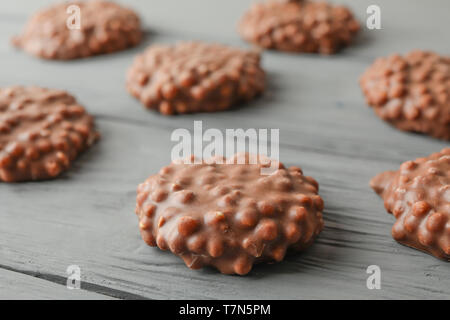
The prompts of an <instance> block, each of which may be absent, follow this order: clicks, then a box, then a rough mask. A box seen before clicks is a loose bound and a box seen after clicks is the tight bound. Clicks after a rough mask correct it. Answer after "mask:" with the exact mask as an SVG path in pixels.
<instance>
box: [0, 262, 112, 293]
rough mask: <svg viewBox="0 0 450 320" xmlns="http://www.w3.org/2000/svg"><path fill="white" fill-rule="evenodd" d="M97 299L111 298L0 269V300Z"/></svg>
mask: <svg viewBox="0 0 450 320" xmlns="http://www.w3.org/2000/svg"><path fill="white" fill-rule="evenodd" d="M34 299H44V300H47V299H49V300H81V299H83V300H86V299H89V300H99V299H102V300H104V299H112V298H111V297H109V296H104V295H101V294H98V293H93V292H89V291H86V290H82V289H68V288H67V287H64V286H62V285H59V284H55V283H53V282H51V281H46V280H42V279H39V278H35V277H32V276H28V275H25V274H22V273H18V272H14V271H10V270H5V269H0V300H34Z"/></svg>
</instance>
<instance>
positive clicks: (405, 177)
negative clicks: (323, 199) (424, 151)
mask: <svg viewBox="0 0 450 320" xmlns="http://www.w3.org/2000/svg"><path fill="white" fill-rule="evenodd" d="M370 185H371V187H372V188H373V189H374V190H375V191H376V192H377V193H378V194H379V195H380V196H381V197H382V198H383V199H384V206H385V207H386V210H387V211H388V212H389V213H392V214H393V215H394V217H395V218H396V219H397V221H396V222H395V223H394V226H393V228H392V236H393V237H394V239H395V240H397V241H398V242H400V243H401V244H404V245H407V246H410V247H413V248H416V249H419V250H422V251H425V252H427V253H430V254H432V255H434V256H436V257H438V258H441V259H444V260H447V261H450V148H446V149H443V150H442V151H441V152H438V153H434V154H432V155H430V156H429V157H427V158H419V159H416V160H414V161H407V162H405V163H403V164H402V165H401V166H400V169H399V170H398V171H387V172H384V173H381V174H379V175H378V176H376V177H375V178H373V179H372V181H371V182H370Z"/></svg>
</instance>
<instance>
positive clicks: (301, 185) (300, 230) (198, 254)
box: [136, 154, 324, 275]
mask: <svg viewBox="0 0 450 320" xmlns="http://www.w3.org/2000/svg"><path fill="white" fill-rule="evenodd" d="M240 156H241V157H242V155H240ZM237 157H239V155H236V156H234V157H232V158H229V159H228V161H227V162H226V163H217V161H214V160H213V161H208V162H201V163H200V164H192V163H189V164H185V163H182V162H181V163H180V162H175V163H171V164H170V165H169V166H167V167H164V168H162V169H161V170H160V172H159V173H158V174H156V175H153V176H151V177H149V178H148V179H147V180H146V181H145V182H144V183H142V184H141V185H139V187H138V191H137V193H138V194H137V206H136V214H137V215H138V217H139V226H140V230H141V235H142V238H143V239H144V241H145V242H146V243H147V244H149V245H150V246H158V247H159V248H160V249H162V250H170V251H172V252H173V253H174V254H176V255H178V256H180V257H181V258H182V259H183V260H184V262H185V263H186V265H187V266H188V267H189V268H192V269H198V268H201V267H203V266H206V265H210V266H214V267H215V268H217V269H218V270H219V271H220V272H222V273H225V274H233V273H236V274H240V275H244V274H247V273H248V272H250V270H251V269H252V266H253V264H254V263H257V262H261V261H281V260H283V258H284V256H285V254H286V251H287V250H288V249H293V250H297V251H299V250H304V249H305V248H306V247H308V246H309V245H310V244H311V243H312V242H313V241H314V239H315V237H316V236H317V235H318V234H319V233H320V232H321V231H322V229H323V218H322V211H323V208H324V203H323V200H322V198H321V197H320V196H319V195H318V187H319V186H318V183H317V182H316V181H315V180H314V179H313V178H311V177H306V176H304V175H303V173H302V170H301V169H300V168H298V167H291V168H289V169H286V168H285V167H284V166H283V165H282V164H281V163H278V162H275V163H274V164H275V165H276V168H278V169H276V170H275V172H274V173H273V174H271V175H261V168H262V167H263V166H267V164H264V165H263V164H261V163H262V162H261V161H260V162H257V161H249V160H250V159H253V160H255V159H256V158H255V156H249V155H248V154H246V155H245V161H242V162H237V161H236V159H237ZM259 159H260V160H261V158H259ZM208 163H210V164H208ZM237 163H242V164H237ZM250 163H257V164H250Z"/></svg>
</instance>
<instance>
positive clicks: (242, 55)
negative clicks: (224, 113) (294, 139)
mask: <svg viewBox="0 0 450 320" xmlns="http://www.w3.org/2000/svg"><path fill="white" fill-rule="evenodd" d="M264 85H265V73H264V71H263V70H262V68H261V66H260V56H259V54H258V53H257V52H254V51H247V50H240V49H236V48H232V47H228V46H223V45H218V44H207V43H201V42H182V43H178V44H176V45H152V46H150V47H149V48H148V49H147V50H146V51H145V52H144V53H143V54H141V55H139V56H138V57H137V58H136V59H135V61H134V63H133V65H132V66H131V68H130V69H129V71H128V74H127V89H128V91H129V92H130V93H131V94H132V95H133V96H135V97H136V98H138V99H139V100H140V101H141V102H142V103H143V104H144V106H145V107H147V108H148V109H155V110H157V111H159V112H161V113H162V114H165V115H172V114H177V113H178V114H179V113H191V112H213V111H220V110H225V109H228V108H230V107H232V106H233V105H235V104H236V103H239V102H241V101H248V100H251V99H253V98H254V97H255V96H257V95H259V94H260V93H262V92H263V90H264Z"/></svg>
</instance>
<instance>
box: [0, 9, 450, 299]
mask: <svg viewBox="0 0 450 320" xmlns="http://www.w3.org/2000/svg"><path fill="white" fill-rule="evenodd" d="M50 2H51V1H27V0H16V1H14V2H11V1H1V2H0V40H1V41H0V66H1V68H0V70H1V72H0V86H9V85H13V84H23V85H31V84H35V85H40V86H48V87H54V88H61V89H67V90H69V91H70V92H71V93H73V94H74V95H76V96H77V98H78V99H79V100H80V101H81V102H82V103H83V104H84V105H85V106H86V108H87V109H89V111H90V112H91V113H93V114H94V115H95V116H96V119H97V124H98V126H99V130H100V131H101V133H102V139H101V141H100V143H98V144H97V145H96V146H94V147H93V148H92V149H91V150H89V151H88V152H87V153H86V154H84V155H83V156H82V157H81V158H80V159H79V160H78V161H76V163H75V164H74V167H73V168H72V169H71V170H70V171H69V172H67V173H66V174H64V175H63V176H62V177H61V178H60V179H57V180H54V181H48V182H39V183H21V184H0V297H1V298H4V297H7V298H53V297H61V298H66V297H67V298H71V293H65V292H62V291H65V290H66V289H65V288H64V287H62V286H61V283H63V282H62V279H64V277H65V270H66V268H67V266H68V265H72V264H77V265H79V266H80V267H81V270H82V280H83V289H84V290H82V291H79V292H78V293H77V296H76V297H80V296H82V297H83V298H86V299H90V298H99V297H100V298H102V297H104V296H107V297H117V298H125V299H127V298H128V299H137V298H150V299H180V298H192V299H206V298H212V299H222V298H231V299H233V298H237V299H279V298H285V299H332V298H342V299H352V298H362V299H381V298H387V299H399V298H413V299H417V298H437V299H448V298H449V297H450V277H449V271H450V265H449V264H448V263H446V262H443V261H440V260H437V259H435V258H433V257H431V256H428V255H425V254H423V253H420V252H418V251H416V250H413V249H410V248H406V247H403V246H401V245H399V244H398V243H396V242H395V241H394V240H393V239H392V237H391V235H390V229H391V226H392V224H393V222H394V218H393V217H392V216H390V215H388V214H387V213H386V212H385V210H384V207H383V202H382V200H380V199H379V198H378V197H377V196H376V195H375V194H374V193H373V192H372V190H370V188H369V187H368V181H369V180H370V178H371V177H372V176H374V175H375V174H377V173H378V172H380V171H383V170H388V169H397V168H398V166H399V165H400V163H401V162H403V161H405V160H409V159H413V158H415V157H419V156H425V155H428V154H429V153H432V152H435V151H439V150H441V149H442V148H443V147H445V146H448V143H446V142H443V141H439V140H434V139H431V138H428V137H425V136H421V135H416V134H408V133H404V132H399V131H397V130H395V129H393V128H391V127H390V126H388V125H387V124H385V123H384V122H382V121H381V120H379V119H378V118H377V117H376V116H375V115H374V114H373V112H372V110H371V109H370V108H368V107H367V106H366V104H365V102H364V98H363V96H362V94H361V91H360V89H359V86H358V78H359V76H360V74H361V73H362V72H363V71H364V69H365V68H366V67H367V66H368V65H369V64H370V63H371V62H372V61H373V59H375V58H376V57H377V56H380V55H386V54H389V53H392V52H401V53H403V52H407V51H409V50H411V49H414V48H424V49H431V50H435V51H437V52H441V53H447V54H448V53H449V47H448V41H444V40H448V34H447V32H448V30H449V27H450V21H449V20H448V17H447V13H448V11H449V9H450V3H449V2H448V1H446V0H433V1H426V2H425V1H420V0H417V1H406V0H396V1H392V0H383V1H375V2H374V1H368V0H359V1H350V0H347V1H336V2H339V3H346V4H348V5H349V6H351V7H352V8H353V10H354V12H355V13H356V15H357V16H358V18H359V19H360V20H361V21H363V20H364V19H365V17H366V8H367V6H368V5H369V4H373V3H376V4H379V5H380V7H381V9H382V27H383V29H382V30H376V31H369V30H367V29H365V28H364V29H363V32H362V34H361V35H360V37H359V38H358V41H357V43H356V44H355V46H353V47H351V48H348V49H347V50H344V51H343V52H342V53H340V54H338V55H336V56H331V57H323V56H315V55H293V54H283V53H277V52H266V53H264V57H263V64H264V67H265V69H266V70H267V72H268V81H269V88H268V92H267V93H266V94H265V95H264V97H262V98H260V99H258V100H257V101H255V102H252V103H250V104H248V105H246V106H241V107H239V108H237V109H234V110H231V111H228V112H223V113H215V114H195V115H185V116H178V117H164V116H161V115H159V114H156V113H153V112H149V111H146V110H144V109H143V108H142V107H141V106H140V104H139V103H138V102H137V101H135V100H134V99H133V98H131V97H130V96H129V95H128V94H127V92H126V90H125V88H124V78H125V71H126V69H127V68H128V67H129V65H130V64H131V62H132V60H133V57H134V56H135V54H136V53H138V52H140V51H142V50H143V49H144V48H145V46H146V45H148V44H150V43H154V42H169V43H170V42H174V41H177V40H190V39H197V40H205V41H220V42H223V43H228V44H233V45H238V46H246V44H245V43H244V42H243V41H241V40H240V39H239V36H238V35H237V33H236V31H235V29H236V28H235V27H236V23H237V21H238V19H239V18H240V16H241V14H242V13H243V11H244V10H245V9H246V8H247V7H248V6H249V5H250V3H251V1H242V0H233V1H211V0H191V1H176V0H165V1H162V0H159V1H158V0H151V1H143V0H141V1H138V0H133V1H126V3H127V4H128V5H129V6H132V7H134V8H136V10H137V11H138V12H139V13H140V15H141V16H142V18H143V21H144V23H145V26H146V29H147V30H148V32H147V37H146V40H145V43H143V44H142V45H141V46H139V47H138V48H135V49H132V50H128V51H125V52H121V53H117V54H113V55H109V56H101V57H96V58H91V59H86V60H79V61H70V62H51V61H42V60H38V59H36V58H33V57H29V56H27V55H26V54H24V53H22V52H18V51H16V50H15V49H14V48H12V47H11V46H10V44H9V38H10V37H11V36H12V35H14V34H16V33H18V32H19V31H20V29H21V28H22V26H23V24H24V22H25V21H26V18H27V17H28V16H29V15H30V14H31V13H32V12H34V11H35V10H36V9H37V8H39V7H42V6H44V5H45V4H48V3H50ZM194 120H203V122H204V127H209V128H219V129H225V128H244V129H246V128H279V129H280V156H281V161H283V162H284V163H285V164H286V165H299V166H301V167H302V168H303V170H304V172H305V173H306V174H307V175H311V176H314V177H315V178H316V179H317V180H318V181H319V183H320V188H321V190H320V194H321V195H322V196H323V198H324V200H325V205H326V210H325V213H324V218H325V230H324V231H323V233H322V234H321V236H320V237H319V239H318V241H317V242H316V243H315V244H314V245H313V246H312V247H311V248H310V249H309V250H308V251H307V252H305V253H303V254H300V255H295V256H289V257H288V258H287V259H286V261H284V262H282V263H278V264H272V265H267V264H266V265H260V266H256V267H255V268H254V270H253V271H252V272H251V274H250V275H249V276H246V277H239V276H225V275H221V274H218V273H217V272H216V271H215V270H212V269H204V270H200V271H192V270H189V269H187V268H186V267H185V266H184V264H183V262H182V261H181V260H179V259H178V258H176V257H174V256H172V255H171V254H168V253H166V252H161V251H159V250H157V249H154V248H150V247H148V246H147V245H145V244H144V243H143V241H142V240H141V238H140V236H139V230H138V226H137V219H136V217H135V215H134V213H133V211H134V206H135V190H136V186H137V184H138V183H140V182H142V181H143V180H144V179H145V178H146V177H147V176H148V175H150V174H152V173H154V172H157V170H158V169H159V168H160V167H161V166H163V165H165V164H167V163H168V162H169V161H170V151H171V148H172V147H173V145H174V143H172V142H171V141H170V134H171V132H172V131H173V130H174V129H176V128H187V129H189V130H192V128H193V121H194ZM373 264H375V265H379V266H380V268H381V271H382V289H381V290H368V289H367V288H366V279H367V276H368V275H367V274H366V268H367V267H368V266H369V265H373ZM42 274H45V275H47V276H46V277H44V278H41V279H37V278H36V277H39V275H42Z"/></svg>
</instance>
